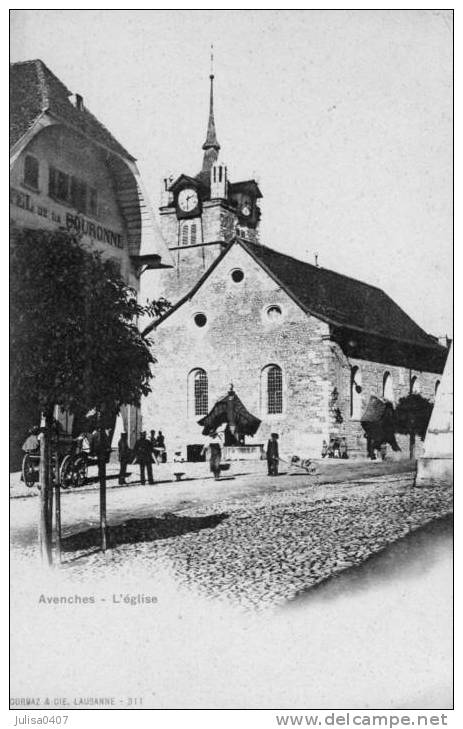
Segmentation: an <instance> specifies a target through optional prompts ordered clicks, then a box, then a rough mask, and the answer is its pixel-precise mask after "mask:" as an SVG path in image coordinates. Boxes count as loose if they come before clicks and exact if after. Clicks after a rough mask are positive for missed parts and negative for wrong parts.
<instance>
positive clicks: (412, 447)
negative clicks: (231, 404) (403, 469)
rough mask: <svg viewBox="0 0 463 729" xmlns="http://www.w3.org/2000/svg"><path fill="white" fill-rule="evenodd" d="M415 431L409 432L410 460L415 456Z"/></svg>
mask: <svg viewBox="0 0 463 729" xmlns="http://www.w3.org/2000/svg"><path fill="white" fill-rule="evenodd" d="M415 437H416V436H415V433H410V460H412V459H413V458H414V457H415Z"/></svg>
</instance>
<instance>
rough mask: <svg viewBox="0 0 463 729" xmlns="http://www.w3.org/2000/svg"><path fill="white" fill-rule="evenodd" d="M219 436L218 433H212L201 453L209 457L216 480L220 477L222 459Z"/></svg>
mask: <svg viewBox="0 0 463 729" xmlns="http://www.w3.org/2000/svg"><path fill="white" fill-rule="evenodd" d="M218 437H219V436H218V434H217V433H211V435H210V437H209V440H208V441H207V443H205V444H204V445H203V448H202V451H201V455H205V456H206V458H209V467H210V469H211V471H212V473H213V474H214V478H215V480H216V481H218V480H219V478H220V461H221V460H222V449H221V447H220V442H219V440H218Z"/></svg>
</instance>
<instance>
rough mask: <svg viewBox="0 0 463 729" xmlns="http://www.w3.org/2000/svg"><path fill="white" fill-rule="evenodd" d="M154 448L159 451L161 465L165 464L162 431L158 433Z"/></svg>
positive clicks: (164, 444) (164, 445)
mask: <svg viewBox="0 0 463 729" xmlns="http://www.w3.org/2000/svg"><path fill="white" fill-rule="evenodd" d="M156 446H157V447H158V449H159V456H160V459H161V463H167V453H166V440H165V438H164V434H163V432H162V430H159V431H158V437H157V438H156Z"/></svg>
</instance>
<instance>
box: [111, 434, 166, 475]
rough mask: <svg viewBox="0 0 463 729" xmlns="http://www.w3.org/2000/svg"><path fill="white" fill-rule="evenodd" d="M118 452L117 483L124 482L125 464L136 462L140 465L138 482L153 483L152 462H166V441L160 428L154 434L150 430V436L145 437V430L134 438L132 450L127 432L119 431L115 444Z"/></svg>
mask: <svg viewBox="0 0 463 729" xmlns="http://www.w3.org/2000/svg"><path fill="white" fill-rule="evenodd" d="M117 449H118V453H119V463H120V470H119V484H120V485H121V486H123V485H124V484H126V480H125V479H126V477H127V466H128V465H129V463H138V465H139V467H140V483H142V484H145V483H146V476H148V483H149V484H154V479H153V463H166V461H167V454H166V443H165V438H164V435H163V433H162V430H159V431H158V434H157V435H156V431H155V430H151V431H150V437H149V438H148V437H147V434H146V430H143V431H142V432H141V433H140V436H139V438H138V439H137V440H136V442H135V445H134V447H133V450H132V449H131V448H130V446H129V441H128V435H127V433H125V432H124V433H121V437H120V438H119V443H118V444H117Z"/></svg>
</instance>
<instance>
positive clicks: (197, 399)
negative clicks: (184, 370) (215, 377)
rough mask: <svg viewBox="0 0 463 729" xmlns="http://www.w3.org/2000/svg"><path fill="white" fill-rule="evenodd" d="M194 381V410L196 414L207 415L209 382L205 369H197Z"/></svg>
mask: <svg viewBox="0 0 463 729" xmlns="http://www.w3.org/2000/svg"><path fill="white" fill-rule="evenodd" d="M193 382H194V412H195V415H207V408H208V382H207V374H206V373H205V372H204V370H196V372H195V373H194V377H193Z"/></svg>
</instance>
